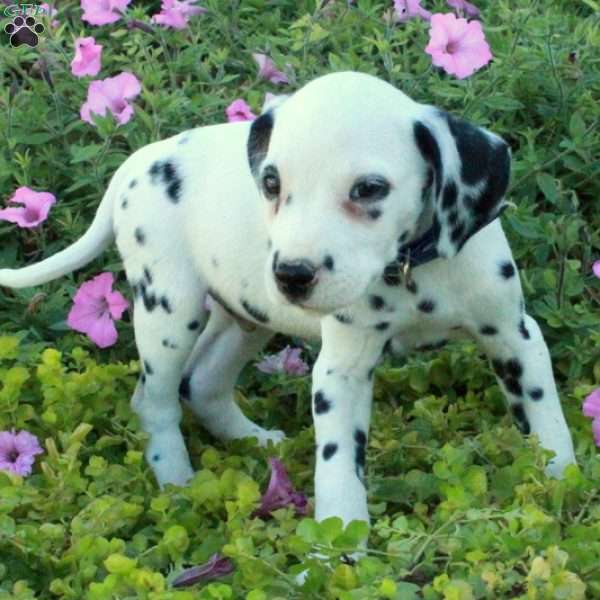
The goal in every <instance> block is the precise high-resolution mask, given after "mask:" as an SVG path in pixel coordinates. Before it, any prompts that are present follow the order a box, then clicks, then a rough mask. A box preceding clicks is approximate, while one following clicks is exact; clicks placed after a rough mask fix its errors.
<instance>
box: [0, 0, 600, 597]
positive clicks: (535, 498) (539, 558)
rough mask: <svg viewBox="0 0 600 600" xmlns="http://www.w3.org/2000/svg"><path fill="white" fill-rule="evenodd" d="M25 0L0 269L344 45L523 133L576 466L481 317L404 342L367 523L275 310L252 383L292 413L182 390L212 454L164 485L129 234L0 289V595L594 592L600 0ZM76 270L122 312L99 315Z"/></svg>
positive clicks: (0, 165)
mask: <svg viewBox="0 0 600 600" xmlns="http://www.w3.org/2000/svg"><path fill="white" fill-rule="evenodd" d="M4 4H5V5H6V9H7V10H6V11H5V12H4V13H3V15H2V17H3V18H2V23H1V24H2V27H1V29H2V31H3V33H1V35H2V39H1V40H0V42H1V43H0V139H1V140H2V141H1V145H0V268H2V267H5V266H17V265H24V264H28V263H32V262H35V261H38V260H40V259H41V258H43V257H46V256H49V255H51V254H53V253H55V252H57V251H59V250H60V249H62V248H64V247H65V246H67V245H68V244H70V243H72V242H73V241H74V240H75V239H77V238H78V237H79V236H80V235H81V234H82V233H83V232H84V231H85V229H86V228H87V227H88V225H89V224H90V222H91V220H92V217H93V215H94V212H95V208H96V206H97V205H98V203H99V201H100V199H101V197H102V194H103V192H104V190H105V189H106V186H107V184H108V181H109V179H110V177H111V175H112V173H113V172H114V171H115V170H116V168H117V167H118V166H119V165H120V164H121V163H122V162H123V160H125V158H126V157H127V156H128V155H129V154H131V153H132V152H133V151H134V150H136V149H137V148H139V147H141V146H143V145H145V144H148V143H150V142H153V141H156V140H160V139H164V138H166V137H168V136H170V135H173V134H175V133H179V132H181V131H183V130H185V129H189V128H193V127H197V126H202V125H208V124H213V123H221V122H224V121H227V120H236V119H251V118H253V116H254V115H256V114H258V113H259V112H260V109H261V106H262V105H263V102H264V100H265V96H266V94H268V93H272V94H278V93H288V92H291V91H293V90H295V89H297V88H298V87H299V86H301V85H302V84H304V83H305V82H307V81H309V80H311V79H312V78H314V77H316V76H319V75H321V74H325V73H328V72H331V71H336V70H347V69H353V70H359V71H364V72H368V73H373V74H376V75H378V76H380V77H382V78H384V79H386V80H387V81H389V82H391V83H392V84H394V85H395V86H397V87H398V88H400V89H402V90H404V91H405V92H406V93H408V94H409V95H411V96H412V97H413V98H415V99H416V100H418V101H420V102H429V103H431V104H435V105H438V106H440V107H443V108H444V109H446V110H449V111H451V112H455V113H456V114H458V115H460V116H463V117H465V118H468V119H469V120H472V121H474V122H476V123H478V124H480V125H484V126H487V127H489V128H490V129H492V130H493V131H495V132H496V133H498V134H500V135H501V136H502V137H504V139H506V140H507V141H508V142H509V143H510V145H511V147H512V152H513V162H512V165H513V167H512V169H513V174H512V184H511V188H510V192H509V196H508V198H509V200H510V201H511V202H512V203H513V204H514V206H512V207H511V208H510V209H509V210H508V211H506V212H505V213H504V215H503V216H502V221H503V224H504V227H505V230H506V232H507V235H508V236H509V239H510V241H511V245H512V248H513V251H514V254H515V259H516V261H517V263H518V265H519V267H520V268H521V280H522V283H523V287H524V292H525V296H526V302H527V307H528V311H529V312H530V314H531V315H532V316H534V317H535V318H537V319H538V322H539V323H540V325H541V327H542V330H543V332H544V335H545V336H546V339H547V341H548V343H549V347H550V351H551V353H552V358H553V364H554V369H555V375H556V378H557V383H558V386H559V389H560V392H561V398H562V401H563V405H564V409H565V413H566V417H567V421H568V423H569V425H570V428H571V430H572V432H573V436H574V442H575V447H576V453H577V459H578V466H573V467H569V468H568V469H567V472H566V474H565V478H564V479H563V480H561V481H556V480H551V479H548V478H547V477H546V476H545V475H544V471H543V468H544V465H545V464H546V462H547V460H548V458H549V456H548V453H547V452H545V451H543V450H542V449H540V447H539V446H538V444H537V441H536V440H535V439H531V438H525V437H523V436H522V435H521V433H520V432H519V431H518V430H517V429H516V428H515V426H514V424H513V423H512V421H511V419H510V417H509V416H508V415H507V414H506V410H505V407H504V401H503V398H502V394H501V392H500V389H499V387H498V386H497V384H496V382H495V379H494V378H493V376H492V373H491V370H490V369H489V367H488V365H487V364H486V362H485V360H483V358H482V357H481V356H480V355H479V352H478V350H477V348H476V347H475V345H474V344H471V343H461V344H453V345H450V346H447V347H446V348H444V349H442V350H438V351H435V352H427V353H421V354H415V355H412V356H410V357H408V358H407V359H394V358H391V357H386V358H385V360H384V361H383V362H382V364H381V365H380V366H379V367H378V368H377V371H376V375H375V383H374V395H375V403H374V415H373V420H372V428H371V433H370V440H369V452H368V462H367V482H368V489H369V500H370V513H371V515H372V522H371V531H370V532H367V528H366V526H364V524H361V523H358V522H356V523H353V524H351V525H350V526H349V527H347V528H346V529H345V530H343V527H342V524H341V522H339V521H338V520H336V519H329V520H327V521H325V522H323V523H320V524H318V523H316V522H315V521H314V520H313V519H312V518H311V515H312V512H311V496H312V489H313V482H312V473H313V466H314V465H313V462H312V461H313V446H314V442H313V432H312V427H311V419H310V372H309V371H308V372H307V368H306V364H308V365H309V366H310V365H312V363H313V362H314V360H315V357H316V354H317V352H318V347H317V346H316V345H315V344H302V343H301V341H300V340H293V339H291V340H290V339H286V338H283V337H277V338H276V339H275V340H274V341H273V342H272V344H271V346H270V347H269V348H268V350H267V354H268V355H273V354H276V353H278V352H279V351H283V353H282V354H280V355H277V356H270V357H269V356H268V357H263V358H264V360H262V361H261V362H260V363H259V362H258V359H257V361H256V362H254V363H252V364H250V365H248V367H247V368H246V369H245V371H244V373H243V375H242V379H241V381H240V385H239V402H240V404H241V406H242V407H243V409H244V410H245V412H246V413H247V414H248V415H249V416H250V417H251V418H253V419H256V420H257V421H258V422H260V423H261V424H265V426H267V427H276V428H282V429H284V430H285V431H286V433H287V434H288V436H289V439H287V440H286V441H284V442H283V443H282V444H281V445H279V446H277V447H273V446H271V447H269V448H266V449H261V448H258V447H257V445H256V443H255V442H254V441H253V440H245V441H236V442H232V443H227V444H224V443H220V442H219V443H217V442H215V440H214V439H212V438H211V437H210V436H209V435H208V434H207V433H206V432H204V431H203V430H202V428H201V426H200V425H199V424H197V423H196V422H195V421H194V419H193V418H192V416H191V415H190V414H188V413H186V414H185V416H184V422H183V429H184V433H185V435H186V439H187V442H188V447H189V449H190V453H191V456H192V460H193V462H194V466H195V468H196V469H197V475H196V476H195V478H194V479H193V481H192V482H191V483H190V485H189V486H188V487H185V488H177V487H173V486H168V487H167V488H166V489H164V490H160V489H158V487H157V485H156V483H155V481H154V479H153V477H152V474H151V472H150V469H149V467H148V466H147V465H146V464H145V462H144V460H143V448H144V435H143V434H142V433H141V430H140V427H139V423H138V422H137V419H136V417H135V415H134V414H133V413H132V412H131V410H130V408H129V398H130V396H131V394H132V392H133V388H134V385H135V381H136V378H137V375H138V374H139V371H140V365H139V364H138V361H137V355H136V352H135V347H134V342H133V328H132V323H131V312H130V311H131V309H130V306H131V292H130V290H129V289H128V288H127V285H126V281H125V277H124V274H123V272H122V270H121V265H120V259H119V257H118V255H117V253H116V250H115V249H114V248H113V249H111V250H109V251H107V252H106V253H105V254H104V255H103V256H102V257H101V258H99V259H98V260H96V261H94V262H93V263H92V264H90V265H88V266H87V267H86V268H85V269H82V270H81V271H79V272H77V273H75V274H73V275H72V276H68V277H65V278H62V279H60V280H57V281H55V282H52V283H50V284H47V285H44V286H40V287H38V288H31V289H24V290H8V289H6V288H2V289H0V432H1V433H0V599H2V600H3V599H5V598H6V599H8V598H11V599H12V598H18V599H23V600H25V599H31V598H65V599H77V600H79V599H81V598H86V599H87V598H89V599H90V600H104V599H112V598H115V599H116V598H119V599H129V598H148V599H151V600H168V599H173V600H188V599H192V598H201V599H205V598H206V599H208V598H216V599H229V598H231V599H237V598H242V599H247V600H266V599H269V600H271V599H291V598H307V599H311V598H314V599H317V598H319V599H320V598H340V599H342V600H346V599H351V598H356V599H361V600H362V599H378V598H396V599H403V600H404V599H406V600H412V599H417V598H424V599H427V600H434V599H442V598H443V599H446V600H470V599H484V598H485V599H488V598H489V599H492V598H494V599H495V598H522V599H528V600H542V599H544V600H545V599H555V598H556V599H569V600H577V599H582V598H600V487H599V486H600V460H599V456H600V455H599V448H598V447H597V446H596V443H595V442H597V443H598V444H600V407H599V404H600V399H599V396H600V392H596V391H595V390H597V389H598V388H600V350H599V348H600V327H599V325H600V279H599V278H600V263H598V262H596V261H598V260H599V259H600V210H599V200H598V198H599V197H600V184H599V177H598V176H599V175H600V133H599V131H598V118H599V116H600V108H599V107H598V102H597V99H598V97H599V94H600V76H599V70H598V64H599V61H600V58H599V57H598V52H597V48H598V47H599V46H600V32H599V21H598V12H599V11H600V5H599V4H598V2H597V1H596V0H578V1H574V0H552V1H550V2H541V1H539V0H494V1H492V0H479V1H478V2H477V3H476V6H474V5H473V4H469V3H468V2H464V1H462V0H449V1H448V2H445V1H444V0H422V1H421V2H417V1H416V0H406V1H403V0H396V2H395V3H394V2H391V0H390V1H389V2H388V1H387V0H386V1H376V0H358V1H356V2H346V0H330V1H326V0H243V1H236V0H228V1H224V0H205V1H204V2H202V3H200V4H201V6H202V9H200V8H199V6H200V4H198V3H194V2H175V1H174V0H164V1H163V2H162V3H161V2H159V1H158V0H156V1H148V2H141V1H139V0H133V1H128V0H111V2H108V1H107V2H101V1H98V2H95V1H92V0H87V1H86V0H82V1H81V2H79V1H77V0H61V1H59V2H56V3H55V4H54V5H50V6H48V5H44V6H43V8H42V10H41V11H40V10H38V9H35V8H34V9H32V8H30V9H28V10H29V11H30V12H29V13H27V14H23V15H22V16H19V15H21V13H17V12H15V9H14V6H12V3H11V2H10V1H6V2H4ZM3 8H4V7H3V6H2V3H0V9H3ZM19 10H20V9H19ZM438 14H443V15H449V14H452V15H456V16H458V17H461V18H462V17H467V18H468V20H469V24H470V26H471V27H473V30H474V31H475V30H477V31H478V32H479V33H477V34H474V35H476V43H477V47H478V49H477V51H476V56H473V55H472V56H471V57H470V58H469V59H468V60H467V61H466V63H465V62H461V61H457V60H456V56H451V55H452V54H454V55H456V54H457V53H459V52H458V51H459V50H461V49H460V48H459V47H457V48H455V49H454V50H455V51H456V52H447V51H445V50H444V48H443V44H441V42H440V36H443V34H442V33H440V32H441V31H442V30H443V29H444V27H446V26H447V24H448V23H449V22H450V21H452V20H453V19H455V18H456V17H443V18H440V17H439V16H436V15H438ZM29 17H33V18H34V19H35V23H31V24H28V23H27V21H26V19H27V18H29ZM19 18H21V21H18V19H19ZM453 22H455V21H453ZM436 23H437V24H436ZM473 23H481V25H472V24H473ZM38 25H41V27H38ZM436 26H439V27H440V28H441V29H440V30H439V31H438V33H435V32H434V33H430V30H433V29H434V27H436ZM453 26H454V25H453ZM5 27H6V29H5ZM24 27H25V28H28V29H24ZM448 27H450V26H449V25H448ZM482 36H484V37H482ZM450 41H451V40H448V41H447V42H446V46H447V45H448V43H449V42H450ZM484 43H485V46H487V48H488V49H487V50H486V49H485V47H484ZM440 44H441V45H440ZM446 50H447V48H446ZM461 51H462V50H461ZM466 51H467V53H468V49H467V50H466ZM115 78H116V79H115ZM199 160H201V157H199ZM10 199H12V200H13V201H10V202H9V200H10ZM103 274H104V275H103ZM107 274H112V276H111V275H107ZM98 277H100V279H98ZM86 282H87V283H86ZM83 285H87V286H88V287H87V288H82V286H83ZM81 289H84V290H88V291H90V294H91V296H93V297H94V298H106V299H107V303H108V305H110V307H111V311H110V317H108V316H106V315H105V316H104V317H103V319H104V320H103V321H102V322H100V323H99V319H100V317H99V316H98V315H94V314H92V315H91V317H90V314H89V312H86V309H85V307H86V306H87V305H86V304H85V302H84V300H85V298H86V297H87V296H86V294H84V293H83V292H80V293H79V296H78V290H81ZM201 301H203V299H199V302H201ZM82 307H83V308H82ZM92 312H93V311H92ZM288 346H289V347H288ZM299 347H301V348H302V349H301V350H297V349H296V350H294V348H299ZM257 363H258V366H257ZM586 398H587V400H586ZM584 401H585V407H584ZM589 417H592V418H593V419H590V418H589ZM595 438H596V440H595ZM38 444H39V445H38ZM273 459H277V460H276V461H274V460H273ZM271 472H273V473H274V479H273V480H271V485H269V481H270V477H271ZM286 473H287V475H286ZM288 477H289V480H288V479H287V478H288ZM267 488H269V490H268V491H267ZM307 499H308V504H307V503H306V500H307ZM367 536H368V540H369V551H368V553H367V554H366V556H365V558H363V559H361V560H359V561H358V562H356V563H352V561H351V560H349V559H348V555H349V554H350V553H352V551H353V550H355V549H356V548H357V546H358V545H359V544H360V542H361V541H363V540H364V539H365V538H366V537H367ZM315 550H318V552H319V553H320V554H321V555H324V556H326V557H329V561H326V560H323V559H316V558H311V554H310V553H311V552H312V551H315ZM194 566H195V567H197V568H196V570H195V571H191V572H189V571H188V572H184V569H186V568H188V567H194ZM307 567H310V575H309V576H308V578H307V580H306V582H305V583H304V585H303V586H301V587H300V586H299V585H298V584H297V583H296V580H295V574H297V573H298V572H299V571H302V570H303V569H306V568H307ZM182 572H183V575H182ZM178 584H181V587H180V585H178Z"/></svg>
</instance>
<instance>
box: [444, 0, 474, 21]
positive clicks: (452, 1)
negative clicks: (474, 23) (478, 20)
mask: <svg viewBox="0 0 600 600" xmlns="http://www.w3.org/2000/svg"><path fill="white" fill-rule="evenodd" d="M446 4H447V5H448V6H450V7H451V8H454V9H455V10H457V11H459V12H460V13H461V14H462V13H464V14H466V15H467V16H468V17H478V16H479V9H478V8H477V7H476V6H475V5H474V4H471V3H470V2H467V0H446Z"/></svg>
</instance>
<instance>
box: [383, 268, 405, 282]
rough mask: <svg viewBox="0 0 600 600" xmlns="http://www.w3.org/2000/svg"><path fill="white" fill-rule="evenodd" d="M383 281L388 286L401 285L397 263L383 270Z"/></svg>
mask: <svg viewBox="0 0 600 600" xmlns="http://www.w3.org/2000/svg"><path fill="white" fill-rule="evenodd" d="M383 281H384V283H385V284H386V285H390V286H395V285H400V283H401V282H402V278H401V277H400V269H399V266H398V264H397V263H390V264H389V265H387V266H386V267H385V269H384V270H383Z"/></svg>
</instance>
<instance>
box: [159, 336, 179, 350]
mask: <svg viewBox="0 0 600 600" xmlns="http://www.w3.org/2000/svg"><path fill="white" fill-rule="evenodd" d="M162 345H163V347H164V348H171V350H177V344H176V343H175V342H172V341H171V340H169V339H167V338H164V339H163V341H162Z"/></svg>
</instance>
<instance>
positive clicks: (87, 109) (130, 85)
mask: <svg viewBox="0 0 600 600" xmlns="http://www.w3.org/2000/svg"><path fill="white" fill-rule="evenodd" d="M141 89H142V86H141V85H140V82H139V81H138V78H137V77H136V76H135V75H133V74H131V73H128V72H126V71H125V72H124V73H120V74H119V75H116V76H115V77H107V78H106V79H101V80H98V81H92V82H91V83H90V86H89V88H88V95H87V101H86V102H85V103H84V104H83V105H82V107H81V110H80V115H81V118H82V119H83V120H84V121H87V122H88V123H91V124H92V125H93V123H94V122H93V121H92V116H91V113H95V114H97V115H101V116H104V115H106V111H107V110H110V112H112V113H113V115H114V116H115V118H116V119H117V122H118V123H119V125H123V124H124V123H127V121H129V119H131V116H132V115H133V107H131V106H130V105H129V104H128V103H127V100H132V99H133V98H135V97H136V96H137V95H138V94H139V93H140V91H141Z"/></svg>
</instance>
